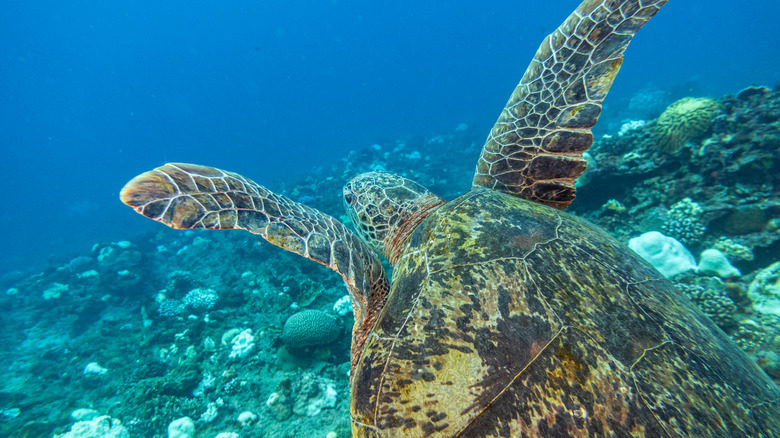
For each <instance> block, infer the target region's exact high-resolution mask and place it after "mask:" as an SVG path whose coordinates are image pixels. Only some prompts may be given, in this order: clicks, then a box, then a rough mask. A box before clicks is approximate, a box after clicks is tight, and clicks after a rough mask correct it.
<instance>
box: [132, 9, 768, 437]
mask: <svg viewBox="0 0 780 438" xmlns="http://www.w3.org/2000/svg"><path fill="white" fill-rule="evenodd" d="M665 3H666V0H600V1H599V0H586V1H584V2H583V3H582V4H581V5H580V6H579V7H578V8H577V10H576V11H575V12H574V13H572V15H571V16H569V17H568V19H567V20H566V21H565V22H564V23H563V24H562V25H561V26H560V27H559V28H558V29H557V30H556V31H555V32H553V33H552V34H551V35H550V36H548V37H547V38H546V39H545V40H544V42H543V43H542V45H541V46H540V48H539V50H538V51H537V53H536V56H535V57H534V59H533V61H532V62H531V65H530V66H529V68H528V70H527V71H526V73H525V75H524V76H523V79H522V80H521V82H520V84H519V85H518V86H517V88H516V89H515V91H514V93H513V94H512V96H511V98H510V100H509V103H508V104H507V106H506V108H505V109H504V111H503V112H502V113H501V116H500V117H499V119H498V122H497V123H496V124H495V126H494V127H493V129H492V131H491V133H490V135H489V137H488V139H487V143H486V144H485V146H484V149H483V150H482V154H481V156H480V158H479V161H478V163H477V169H476V173H475V175H474V180H473V188H472V189H471V190H470V191H469V192H467V193H465V194H463V195H461V196H460V197H458V198H456V199H454V200H451V201H449V202H445V201H444V200H442V199H441V198H439V197H438V196H436V195H434V194H432V193H430V192H429V191H428V190H427V189H425V188H424V187H422V186H421V185H419V184H417V183H415V182H413V181H411V180H409V179H406V178H403V177H401V176H397V175H393V174H390V173H386V172H371V173H368V174H363V175H359V176H357V177H355V178H354V179H352V180H351V181H349V182H348V183H347V184H346V186H345V188H344V193H343V197H344V203H345V206H346V209H347V212H348V214H349V216H350V218H351V219H352V221H353V224H354V225H355V228H356V229H357V232H358V234H359V235H360V236H358V235H356V234H355V233H353V232H352V231H350V230H349V229H348V228H347V227H346V226H345V225H343V224H342V223H341V222H339V221H338V220H336V219H334V218H332V217H330V216H328V215H326V214H323V213H321V212H319V211H317V210H314V209H312V208H310V207H308V206H306V205H303V204H300V203H296V202H294V201H292V200H290V199H288V198H285V197H283V196H280V195H277V194H275V193H272V192H271V191H269V190H268V189H266V188H264V187H262V186H260V185H258V184H256V183H255V182H253V181H251V180H249V179H247V178H245V177H243V176H241V175H238V174H235V173H231V172H227V171H222V170H219V169H215V168H211V167H205V166H197V165H191V164H166V165H164V166H162V167H159V168H157V169H155V170H152V171H150V172H146V173H144V174H141V175H139V176H137V177H136V178H134V179H133V180H131V181H130V182H129V183H128V184H127V185H126V186H125V187H124V188H123V189H122V192H121V199H122V201H123V202H125V203H126V204H127V205H129V206H131V207H132V208H134V209H135V210H136V211H138V212H139V213H141V214H142V215H144V216H146V217H149V218H151V219H154V220H157V221H160V222H163V223H165V224H166V225H169V226H171V227H173V228H180V229H181V228H183V229H188V228H210V229H243V230H247V231H249V232H252V233H255V234H259V235H261V236H262V237H263V238H265V239H267V240H268V241H269V242H271V243H273V244H275V245H278V246H280V247H282V248H285V249H287V250H289V251H293V252H296V253H298V254H300V255H302V256H304V257H306V258H310V259H312V260H315V261H317V262H319V263H322V264H324V265H326V266H328V267H330V268H331V269H333V270H335V271H337V272H338V273H339V274H341V276H342V277H343V278H344V280H345V282H346V283H347V286H348V289H349V291H350V295H351V298H352V306H353V310H354V314H355V325H354V328H353V333H352V356H351V360H352V372H351V377H350V390H351V404H350V412H351V417H352V430H353V433H354V435H355V436H374V437H376V436H382V437H384V436H403V437H414V436H551V437H552V436H555V437H563V436H629V435H632V436H639V435H643V434H644V435H648V436H723V437H726V436H729V437H731V436H756V437H757V436H776V435H777V434H780V407H779V405H778V403H779V402H778V400H780V390H778V388H777V386H776V385H775V384H774V383H773V382H772V381H771V380H770V379H769V378H768V377H767V376H766V375H765V374H764V373H763V372H762V371H761V370H760V369H759V368H758V367H757V366H756V364H754V363H752V362H751V361H750V360H749V359H748V358H747V356H746V355H745V354H744V353H743V352H742V351H741V350H740V349H739V348H738V347H737V346H736V345H735V344H734V343H732V342H731V341H730V340H729V339H728V337H727V336H726V335H725V334H724V333H723V332H721V331H720V330H719V329H718V328H717V327H716V326H715V325H713V323H712V322H711V321H710V320H709V319H707V318H706V317H705V316H703V315H702V313H701V312H699V311H698V310H696V309H695V308H694V306H693V305H692V304H691V303H690V301H688V300H687V299H686V298H684V297H683V296H682V295H681V294H679V293H678V292H677V291H676V290H675V289H674V287H673V286H672V284H671V283H670V282H669V281H668V280H666V279H664V278H663V277H662V276H661V275H660V274H659V273H658V272H657V271H655V270H654V269H653V268H652V267H651V266H650V265H649V264H648V263H646V262H645V261H643V260H641V259H640V258H639V257H638V256H636V255H635V254H634V253H632V252H631V251H630V250H629V249H628V248H626V247H625V246H624V245H623V244H621V243H620V242H618V241H617V240H615V239H614V238H612V237H610V236H609V235H608V234H606V233H605V232H604V231H602V230H600V229H599V228H597V227H596V226H594V225H592V224H590V223H588V222H587V221H584V220H582V219H578V218H577V217H574V216H572V215H570V214H568V213H565V212H563V211H561V210H562V209H564V208H565V207H566V206H567V205H568V204H569V203H570V202H571V201H572V200H573V199H574V195H575V189H574V186H573V183H574V180H575V179H576V178H577V177H578V176H579V175H580V174H581V173H582V172H583V170H584V168H585V164H584V160H583V159H582V156H581V155H582V152H583V151H585V150H586V149H587V148H588V147H590V145H591V143H592V136H591V133H590V128H591V127H592V126H593V125H594V124H595V123H596V119H597V117H598V115H599V113H600V110H601V102H602V100H603V99H604V96H605V95H606V93H607V90H608V89H609V87H610V85H611V83H612V81H613V79H614V77H615V75H616V73H617V71H618V69H619V67H620V65H621V62H622V59H623V55H622V54H623V51H624V49H625V48H626V46H627V45H628V43H629V41H630V39H631V37H632V36H633V34H634V33H635V32H636V31H637V30H638V29H639V28H640V27H641V26H642V25H643V24H644V23H645V22H647V20H649V19H650V18H651V17H652V16H654V15H655V13H656V12H657V11H658V10H659V8H660V7H661V6H663V5H664V4H665ZM377 253H379V254H381V255H382V256H384V257H385V258H386V259H387V260H388V262H389V263H391V264H392V265H393V267H394V270H393V274H392V287H390V283H389V282H388V279H387V276H386V274H385V272H384V271H383V268H382V265H381V262H380V259H379V257H378V256H377Z"/></svg>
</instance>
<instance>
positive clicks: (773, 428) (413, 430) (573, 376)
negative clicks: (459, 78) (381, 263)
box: [351, 188, 780, 437]
mask: <svg viewBox="0 0 780 438" xmlns="http://www.w3.org/2000/svg"><path fill="white" fill-rule="evenodd" d="M354 373H355V374H354V375H353V376H352V380H351V381H352V388H351V389H352V395H353V398H352V405H351V411H352V418H353V431H354V432H355V434H356V436H382V437H386V436H403V437H407V436H479V437H482V436H502V437H510V436H511V437H517V436H542V437H564V436H628V435H630V434H646V435H647V436H696V437H703V436H723V437H726V436H729V437H731V436H734V437H736V436H774V435H773V434H777V433H780V432H778V431H780V407H779V406H778V399H780V391H778V388H777V386H775V385H774V383H773V382H772V381H771V380H770V379H769V378H768V377H767V376H766V375H765V374H764V373H763V372H762V371H761V370H760V369H759V368H758V367H757V366H756V365H755V364H754V363H752V362H751V361H750V360H749V359H748V358H747V356H746V355H745V354H744V353H743V352H742V350H740V349H739V348H738V347H737V346H736V345H735V344H734V343H733V342H732V341H731V340H730V339H728V337H727V336H726V335H725V334H724V333H723V332H721V331H720V330H719V329H718V328H717V327H716V326H715V325H713V323H712V322H711V321H710V320H709V319H707V318H706V317H705V316H703V315H702V314H701V313H700V312H699V311H698V310H696V309H695V308H694V307H693V305H692V304H691V303H690V302H689V301H688V300H687V299H686V298H685V297H683V296H682V295H681V294H679V293H678V292H677V291H676V290H675V289H674V287H673V286H672V284H671V283H670V282H669V281H668V280H666V279H664V278H662V277H661V276H660V274H659V273H658V272H657V271H655V270H654V269H653V268H652V267H651V266H650V265H648V264H647V263H646V262H645V261H643V260H641V259H640V258H639V257H638V256H636V255H635V254H634V253H633V252H632V251H631V250H629V249H628V248H627V247H625V246H624V245H622V244H621V243H620V242H618V241H617V240H615V239H614V238H612V237H610V236H609V235H607V234H606V233H605V232H603V231H601V230H599V229H598V228H596V227H594V226H593V225H591V224H590V223H588V222H586V221H583V220H581V219H578V218H576V217H574V216H572V215H570V214H567V213H565V212H560V211H558V210H555V209H552V208H549V207H545V206H541V205H538V204H535V203H531V202H528V201H525V200H522V199H519V198H516V197H512V196H509V195H505V194H502V193H499V192H495V191H491V190H487V189H481V188H479V189H474V190H473V191H471V192H469V193H467V194H465V195H463V196H461V197H460V198H458V199H456V200H454V201H451V202H449V203H448V204H446V205H444V206H442V207H440V208H439V209H438V210H436V211H434V212H433V213H431V214H430V215H429V216H428V218H426V220H425V221H424V222H423V223H422V225H421V226H420V227H419V228H418V229H417V230H416V231H415V232H414V234H413V235H412V238H411V241H410V244H409V247H408V248H407V249H406V251H405V252H404V254H403V255H402V256H401V258H400V259H399V262H398V265H397V266H396V269H395V270H394V273H393V281H392V288H391V291H390V293H389V295H388V300H387V304H386V306H385V308H384V310H383V311H382V313H381V314H380V315H379V319H378V322H377V325H376V327H375V329H374V331H373V333H372V334H371V336H370V337H369V339H368V342H367V343H366V347H365V350H364V351H363V354H362V356H361V358H360V361H359V362H358V364H357V366H356V368H355V370H354Z"/></svg>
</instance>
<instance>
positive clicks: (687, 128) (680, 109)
mask: <svg viewBox="0 0 780 438" xmlns="http://www.w3.org/2000/svg"><path fill="white" fill-rule="evenodd" d="M720 110H721V106H720V103H718V101H717V100H714V99H710V98H708V97H703V98H694V97H686V98H683V99H680V100H678V101H677V102H675V103H673V104H671V105H669V107H667V108H666V110H665V111H664V112H663V114H661V115H660V116H659V117H658V120H657V121H656V123H655V126H654V127H653V134H654V135H653V137H654V139H655V142H656V147H658V148H659V149H660V150H661V151H662V152H664V153H667V154H676V153H678V152H680V149H682V147H683V146H685V143H687V142H688V141H689V140H691V139H694V138H696V137H698V136H700V135H702V134H704V133H705V132H707V129H709V127H710V123H711V122H712V119H714V118H715V116H716V115H717V114H718V112H720Z"/></svg>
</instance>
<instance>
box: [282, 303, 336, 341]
mask: <svg viewBox="0 0 780 438" xmlns="http://www.w3.org/2000/svg"><path fill="white" fill-rule="evenodd" d="M340 333H341V324H340V323H339V321H338V320H337V319H336V318H335V317H333V316H330V315H328V314H327V313H325V312H322V311H320V310H304V311H302V312H298V313H296V314H295V315H293V316H291V317H289V318H287V322H285V323H284V329H283V330H282V341H284V343H285V345H287V346H288V347H291V348H301V347H307V346H310V345H323V344H328V343H330V342H333V341H334V340H335V339H336V338H337V337H338V336H339V334H340Z"/></svg>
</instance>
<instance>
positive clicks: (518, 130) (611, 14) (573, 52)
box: [473, 0, 667, 209]
mask: <svg viewBox="0 0 780 438" xmlns="http://www.w3.org/2000/svg"><path fill="white" fill-rule="evenodd" d="M666 1H667V0H586V1H584V2H582V4H580V6H579V7H578V8H577V10H576V11H574V12H573V13H572V14H571V15H570V16H569V18H568V19H566V21H565V22H564V23H563V24H562V25H561V26H560V27H559V28H558V29H556V30H555V32H553V33H552V34H551V35H549V36H548V37H547V38H545V40H544V41H543V42H542V44H541V46H539V49H538V50H537V52H536V55H535V56H534V59H533V60H532V61H531V65H529V66H528V69H527V70H526V72H525V75H524V76H523V78H522V79H521V80H520V83H519V84H518V85H517V88H515V90H514V92H513V93H512V96H511V97H510V99H509V102H508V103H507V104H506V107H505V108H504V110H503V111H502V112H501V115H500V116H499V118H498V121H497V122H496V124H495V125H494V126H493V129H492V130H491V131H490V135H489V136H488V139H487V141H486V143H485V146H484V148H483V149H482V154H481V155H480V158H479V161H478V163H477V169H476V173H475V174H474V181H473V185H474V186H475V187H476V186H483V187H487V188H490V189H493V190H497V191H500V192H503V193H507V194H509V195H512V196H517V197H520V198H524V199H528V200H530V201H533V202H538V203H540V204H544V205H549V206H551V207H555V208H558V209H563V208H566V207H567V206H568V205H569V204H570V203H571V202H572V201H573V200H574V197H575V195H576V189H575V188H574V181H575V180H576V179H577V177H579V176H580V175H582V173H583V172H584V171H585V160H584V159H583V158H582V153H583V152H585V151H586V150H587V149H588V148H590V146H591V144H592V143H593V134H591V131H590V130H591V128H592V127H593V126H594V125H595V124H596V121H597V120H598V117H599V114H600V113H601V103H602V101H603V100H604V97H605V96H606V95H607V92H608V91H609V88H610V86H611V85H612V81H613V80H614V79H615V76H616V75H617V72H618V70H619V69H620V66H621V64H622V62H623V51H624V50H625V49H626V47H627V46H628V43H629V42H630V41H631V38H632V37H633V36H634V34H635V33H636V32H637V31H638V30H639V29H640V28H641V27H642V26H643V25H644V24H645V23H646V22H647V21H648V20H650V18H652V17H653V16H654V15H655V14H656V12H658V10H659V9H660V8H661V7H662V6H663V5H664V4H666Z"/></svg>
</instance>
